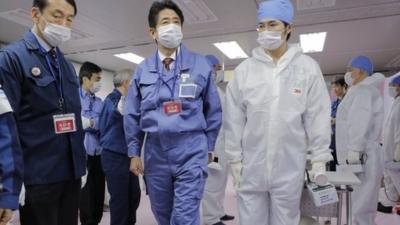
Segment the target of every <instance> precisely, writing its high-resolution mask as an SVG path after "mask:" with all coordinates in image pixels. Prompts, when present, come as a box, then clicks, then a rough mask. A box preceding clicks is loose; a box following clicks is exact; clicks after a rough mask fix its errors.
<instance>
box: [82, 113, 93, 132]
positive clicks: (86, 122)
mask: <svg viewBox="0 0 400 225" xmlns="http://www.w3.org/2000/svg"><path fill="white" fill-rule="evenodd" d="M91 125H92V124H91V122H90V119H89V118H86V117H83V116H82V127H83V129H87V128H89V127H91Z"/></svg>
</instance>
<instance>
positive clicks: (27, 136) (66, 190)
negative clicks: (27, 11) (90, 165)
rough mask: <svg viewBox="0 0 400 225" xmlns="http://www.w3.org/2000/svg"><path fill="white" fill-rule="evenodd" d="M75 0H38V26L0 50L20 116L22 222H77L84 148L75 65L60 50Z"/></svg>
mask: <svg viewBox="0 0 400 225" xmlns="http://www.w3.org/2000/svg"><path fill="white" fill-rule="evenodd" d="M76 12H77V10H76V4H75V2H74V0H34V1H33V7H32V20H33V22H34V26H33V28H32V29H31V31H29V32H27V33H25V35H24V36H23V38H22V39H21V40H19V41H17V42H15V43H13V44H11V45H9V46H7V47H6V48H4V49H2V50H0V83H1V84H2V85H3V90H4V92H5V93H6V95H7V97H8V99H9V101H10V104H11V106H12V109H13V111H14V113H15V116H16V124H17V128H18V133H19V139H20V143H21V147H22V151H23V160H24V165H23V166H24V184H25V189H26V195H25V205H24V206H23V207H21V208H20V217H21V224H22V225H76V224H77V222H78V221H77V217H78V206H79V192H80V185H81V176H82V175H83V174H84V173H85V150H84V146H83V130H82V122H81V118H80V114H81V105H80V101H79V91H78V89H79V84H78V81H77V76H76V73H75V70H74V68H73V66H72V64H71V63H70V62H68V61H67V60H66V59H65V58H64V56H63V54H62V52H61V51H60V49H59V48H58V46H59V45H61V44H62V43H63V42H65V41H67V40H68V39H69V38H70V37H71V27H72V22H73V20H74V18H75V15H76Z"/></svg>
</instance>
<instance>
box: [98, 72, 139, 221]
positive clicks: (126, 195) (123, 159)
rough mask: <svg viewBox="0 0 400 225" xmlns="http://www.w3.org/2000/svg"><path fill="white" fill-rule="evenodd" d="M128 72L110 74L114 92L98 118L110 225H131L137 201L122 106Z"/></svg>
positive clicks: (136, 181)
mask: <svg viewBox="0 0 400 225" xmlns="http://www.w3.org/2000/svg"><path fill="white" fill-rule="evenodd" d="M131 80H132V71H131V70H123V71H120V72H117V73H116V74H115V75H114V86H115V89H114V91H113V92H111V93H110V94H109V95H108V96H107V97H106V99H105V100H104V106H103V110H102V112H101V114H100V118H99V131H100V144H101V146H102V147H103V153H102V154H101V162H102V165H103V170H104V173H105V175H106V180H107V187H108V191H109V192H110V195H111V198H110V212H111V223H110V224H111V225H133V224H135V223H136V210H137V208H138V207H139V202H140V186H139V179H138V177H137V176H136V175H134V174H133V173H131V172H130V171H129V166H130V162H131V160H130V158H129V157H128V147H127V145H126V141H125V133H124V126H123V117H122V115H123V111H124V109H123V107H124V105H125V96H126V95H127V93H128V89H129V85H130V82H131Z"/></svg>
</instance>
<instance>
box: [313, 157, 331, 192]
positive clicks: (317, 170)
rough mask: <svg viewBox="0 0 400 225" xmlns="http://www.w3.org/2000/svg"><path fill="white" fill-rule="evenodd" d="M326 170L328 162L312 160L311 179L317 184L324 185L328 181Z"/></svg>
mask: <svg viewBox="0 0 400 225" xmlns="http://www.w3.org/2000/svg"><path fill="white" fill-rule="evenodd" d="M325 172H326V162H322V161H317V162H312V168H311V171H310V172H309V175H310V179H311V181H312V182H314V183H315V184H316V185H319V186H324V185H326V184H327V183H328V177H327V176H326V174H325Z"/></svg>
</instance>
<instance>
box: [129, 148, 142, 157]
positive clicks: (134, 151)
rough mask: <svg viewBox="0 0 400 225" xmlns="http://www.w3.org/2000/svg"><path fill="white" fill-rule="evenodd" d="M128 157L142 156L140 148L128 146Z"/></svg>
mask: <svg viewBox="0 0 400 225" xmlns="http://www.w3.org/2000/svg"><path fill="white" fill-rule="evenodd" d="M128 157H129V158H133V157H140V149H139V150H138V149H137V148H134V147H130V148H128Z"/></svg>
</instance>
